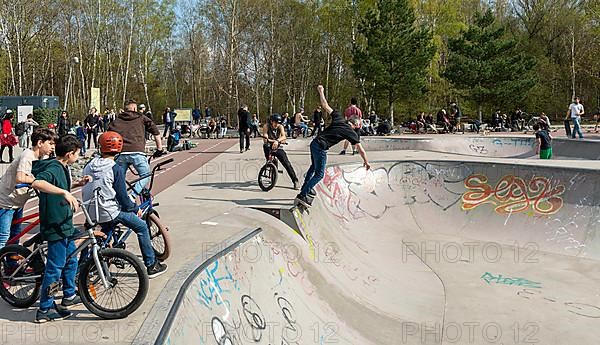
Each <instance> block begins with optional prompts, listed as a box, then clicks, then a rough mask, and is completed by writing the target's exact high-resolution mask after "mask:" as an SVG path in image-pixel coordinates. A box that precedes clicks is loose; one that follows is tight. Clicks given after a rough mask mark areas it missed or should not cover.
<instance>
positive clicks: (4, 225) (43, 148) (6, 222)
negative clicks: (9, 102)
mask: <svg viewBox="0 0 600 345" xmlns="http://www.w3.org/2000/svg"><path fill="white" fill-rule="evenodd" d="M57 139H58V136H57V135H56V134H55V133H54V132H53V131H51V130H49V129H47V128H40V129H38V130H36V131H35V132H33V134H32V135H31V143H32V145H33V146H32V148H31V149H25V150H24V151H23V152H22V153H21V154H20V155H19V156H17V159H16V160H14V161H13V162H12V163H11V164H10V165H9V167H8V169H6V171H5V172H4V175H2V178H0V248H2V247H4V246H5V245H6V241H8V239H9V238H13V237H15V236H16V235H18V234H19V233H20V232H21V225H20V224H14V225H13V224H12V222H13V221H14V220H17V219H19V218H21V217H23V207H24V206H25V203H26V202H27V200H29V197H30V190H28V189H27V188H19V189H17V188H15V186H16V185H17V184H31V183H33V181H34V179H35V178H34V177H33V174H32V173H31V166H32V164H33V162H34V161H36V160H38V159H43V158H45V157H47V156H49V155H50V154H51V153H52V152H54V142H55V141H56V140H57Z"/></svg>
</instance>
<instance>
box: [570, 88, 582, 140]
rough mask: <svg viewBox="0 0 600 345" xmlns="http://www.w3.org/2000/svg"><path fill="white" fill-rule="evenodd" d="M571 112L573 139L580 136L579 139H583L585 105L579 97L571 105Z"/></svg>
mask: <svg viewBox="0 0 600 345" xmlns="http://www.w3.org/2000/svg"><path fill="white" fill-rule="evenodd" d="M569 112H570V113H571V120H572V121H573V131H572V132H571V133H572V134H571V138H573V139H575V135H576V134H579V139H583V133H582V132H581V116H583V114H584V113H585V111H584V109H583V104H581V103H580V101H579V97H575V98H574V99H573V103H571V105H569Z"/></svg>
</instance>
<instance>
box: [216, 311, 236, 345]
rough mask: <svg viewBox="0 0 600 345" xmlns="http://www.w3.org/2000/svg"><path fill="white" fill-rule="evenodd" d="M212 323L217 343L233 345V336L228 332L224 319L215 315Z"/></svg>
mask: <svg viewBox="0 0 600 345" xmlns="http://www.w3.org/2000/svg"><path fill="white" fill-rule="evenodd" d="M211 325H212V331H213V335H214V336H215V341H216V342H217V344H219V345H233V341H232V340H231V336H230V335H229V333H228V332H227V329H225V325H224V324H223V321H221V319H219V318H218V317H213V318H212V323H211Z"/></svg>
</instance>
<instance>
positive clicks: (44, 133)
mask: <svg viewBox="0 0 600 345" xmlns="http://www.w3.org/2000/svg"><path fill="white" fill-rule="evenodd" d="M144 111H145V107H143V106H142V105H140V106H138V104H137V102H135V101H133V100H130V101H127V102H126V103H125V110H123V111H121V112H120V113H119V114H118V115H116V116H111V115H109V116H101V115H99V114H98V113H97V112H96V111H95V109H94V108H92V109H90V112H89V114H88V116H87V118H86V120H85V121H84V124H83V125H81V124H77V123H76V124H75V126H72V125H71V123H70V120H69V116H68V113H66V112H63V113H62V114H61V116H60V119H59V120H58V121H57V122H58V126H56V128H53V129H50V128H37V129H35V130H33V131H32V133H31V135H30V138H29V139H30V141H31V147H30V148H25V149H24V150H23V152H22V153H21V154H20V155H18V156H17V157H16V159H12V158H13V157H12V151H10V152H11V160H12V162H11V163H10V165H9V166H8V168H7V169H6V171H5V172H4V174H3V175H2V177H1V178H0V248H2V247H4V246H5V245H6V242H7V241H8V240H9V239H10V238H13V237H15V236H17V235H18V234H19V233H20V231H21V229H20V225H19V224H17V223H16V222H15V221H16V220H18V219H19V218H21V217H22V216H23V207H24V205H25V203H26V202H27V200H29V198H30V197H31V194H32V190H31V189H28V188H17V185H20V184H27V185H29V186H30V187H31V188H32V189H33V190H35V191H37V193H38V194H39V220H40V233H41V235H42V238H43V240H45V241H46V242H47V244H48V247H47V253H46V257H47V260H46V265H45V272H44V276H43V278H42V283H41V290H40V292H41V293H40V304H39V309H38V311H37V313H36V316H35V322H40V323H41V322H47V321H52V320H60V319H64V318H67V317H69V316H71V313H70V312H69V310H68V308H69V307H70V306H72V305H75V304H78V303H81V298H80V297H79V295H78V292H77V291H76V290H75V286H76V284H75V276H76V272H77V266H78V262H77V256H76V255H73V256H72V255H71V254H73V253H74V252H75V250H76V246H75V240H74V238H73V237H74V235H75V234H76V232H77V230H76V229H75V227H74V226H73V214H74V212H76V211H77V210H78V208H79V202H78V201H77V199H76V198H75V197H74V196H73V195H72V193H71V191H72V188H75V187H83V190H82V195H83V205H87V206H86V207H88V209H89V210H93V209H95V207H93V206H94V205H93V202H97V200H95V199H94V200H92V198H93V197H94V194H95V193H94V191H96V190H99V198H101V200H104V202H102V203H99V204H98V206H99V210H100V212H99V213H98V214H95V213H93V216H94V218H95V222H97V223H99V224H101V225H102V228H103V229H105V228H106V227H107V226H109V225H110V226H112V225H115V224H123V225H124V226H126V227H128V228H130V229H132V230H133V231H134V232H135V233H136V234H137V237H138V242H139V245H140V248H141V252H142V256H143V259H144V264H145V265H146V267H147V273H148V277H149V278H154V277H157V276H158V275H160V274H162V273H164V272H165V271H166V270H167V265H166V264H164V263H162V262H160V261H159V260H157V259H156V258H155V256H154V252H153V250H152V246H151V243H150V237H149V236H150V235H149V234H150V230H149V229H148V225H147V223H146V222H145V221H143V220H142V219H141V218H140V215H141V212H139V209H138V205H136V204H135V203H134V202H132V200H135V198H136V196H137V195H139V194H140V193H141V192H142V189H143V187H144V186H145V185H146V184H147V183H148V180H149V173H150V166H149V163H148V158H147V156H146V153H145V146H146V132H148V133H151V134H152V135H153V136H154V140H155V143H156V147H157V150H156V151H155V153H154V156H155V157H159V156H161V155H163V154H165V151H164V150H163V146H162V140H161V137H160V133H159V130H158V128H157V126H156V124H155V123H154V121H153V120H152V119H151V118H149V117H147V116H146V115H145V113H144ZM4 120H5V121H3V124H2V125H3V126H8V125H7V124H8V123H10V122H11V121H10V120H12V112H8V114H6V115H5V116H4ZM73 128H75V129H76V130H75V131H73ZM6 129H8V127H7V128H6ZM3 130H5V128H3ZM10 130H11V131H12V128H10ZM99 132H103V133H102V134H101V135H100V136H99V137H97V136H98V133H99ZM3 133H4V131H3ZM82 133H84V134H86V135H87V138H89V139H88V145H90V144H91V143H90V142H94V145H95V146H96V147H97V148H98V149H99V155H98V156H96V157H94V158H93V159H92V160H91V161H90V162H88V164H87V165H86V166H85V168H84V169H83V177H82V178H81V179H79V180H78V181H72V178H71V170H70V169H69V166H71V165H72V164H73V163H75V162H76V161H77V160H78V159H79V157H80V154H81V153H82V149H83V148H84V144H85V141H84V140H83V137H82V136H79V135H78V134H82ZM9 136H10V137H12V140H10V139H7V137H9ZM2 140H3V141H2V145H3V147H4V146H5V143H6V144H7V145H8V144H11V145H12V146H14V145H16V138H15V136H14V135H13V134H12V133H11V134H10V135H3V136H2ZM12 146H9V147H12ZM88 147H89V146H88ZM130 166H131V167H132V168H133V169H134V170H136V171H137V174H139V175H140V176H148V177H147V178H144V179H141V180H140V181H138V182H136V183H135V185H134V186H133V188H132V190H131V192H128V191H127V189H126V187H125V186H126V183H125V175H126V172H127V171H128V169H129V167H130ZM90 206H91V207H90ZM90 213H92V212H90ZM53 286H54V287H58V286H62V291H63V298H62V302H61V303H60V304H57V303H56V302H55V301H54V297H53V293H52V291H51V290H52V288H51V287H53Z"/></svg>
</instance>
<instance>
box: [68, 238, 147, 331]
mask: <svg viewBox="0 0 600 345" xmlns="http://www.w3.org/2000/svg"><path fill="white" fill-rule="evenodd" d="M98 256H99V259H100V264H101V265H102V270H103V272H104V275H105V276H106V277H107V280H108V284H109V286H108V288H106V287H105V286H104V284H103V283H102V280H101V279H100V276H99V275H98V268H97V267H96V264H95V262H94V259H93V258H90V259H89V260H87V261H86V262H85V263H84V264H83V267H81V269H80V272H79V281H78V284H77V285H78V288H79V295H80V296H81V301H82V302H83V304H84V305H85V307H86V308H87V309H88V310H89V311H90V312H92V313H94V314H95V315H98V316H100V317H101V318H103V319H122V318H124V317H127V316H128V315H129V314H131V313H133V312H134V311H136V310H137V309H138V308H139V307H140V306H141V305H142V303H143V302H144V299H146V295H147V294H148V285H149V283H148V273H147V271H146V267H144V264H143V263H142V262H141V261H140V259H138V258H137V257H136V256H135V255H133V254H132V253H130V252H128V251H126V250H123V249H118V248H107V249H102V250H100V252H99V253H98Z"/></svg>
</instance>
